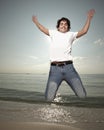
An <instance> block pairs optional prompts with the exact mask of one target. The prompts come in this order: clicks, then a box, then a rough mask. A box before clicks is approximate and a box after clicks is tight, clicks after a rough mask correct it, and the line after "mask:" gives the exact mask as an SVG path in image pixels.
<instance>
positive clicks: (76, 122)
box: [0, 101, 104, 130]
mask: <svg viewBox="0 0 104 130" xmlns="http://www.w3.org/2000/svg"><path fill="white" fill-rule="evenodd" d="M0 130H104V108H83V107H65V106H57V105H49V104H48V105H47V104H28V103H21V102H11V101H0Z"/></svg>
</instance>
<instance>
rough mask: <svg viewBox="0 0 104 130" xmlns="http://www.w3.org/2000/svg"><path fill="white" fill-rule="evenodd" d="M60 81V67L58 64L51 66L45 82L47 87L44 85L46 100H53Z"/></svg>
mask: <svg viewBox="0 0 104 130" xmlns="http://www.w3.org/2000/svg"><path fill="white" fill-rule="evenodd" d="M61 82H62V75H61V72H60V68H59V67H58V66H51V67H50V72H49V77H48V82H47V87H46V92H45V97H46V100H47V101H53V100H54V98H55V96H56V93H57V90H58V88H59V85H60V84H61Z"/></svg>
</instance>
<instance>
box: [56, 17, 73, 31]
mask: <svg viewBox="0 0 104 130" xmlns="http://www.w3.org/2000/svg"><path fill="white" fill-rule="evenodd" d="M61 21H66V22H67V24H68V31H69V29H70V28H71V27H70V20H69V19H68V18H65V17H62V18H61V19H59V20H58V21H57V25H56V27H57V28H59V25H60V22H61Z"/></svg>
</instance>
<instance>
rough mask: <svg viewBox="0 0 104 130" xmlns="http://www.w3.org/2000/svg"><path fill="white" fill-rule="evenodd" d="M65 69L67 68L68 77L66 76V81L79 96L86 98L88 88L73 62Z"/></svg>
mask: <svg viewBox="0 0 104 130" xmlns="http://www.w3.org/2000/svg"><path fill="white" fill-rule="evenodd" d="M65 69H66V77H65V80H66V82H67V83H68V84H69V85H70V86H71V88H72V90H73V91H74V93H75V94H76V95H77V96H78V97H79V98H85V97H86V90H85V88H84V86H83V84H82V81H81V79H80V77H79V75H78V73H77V72H76V70H75V68H74V66H73V64H69V65H67V66H66V68H65Z"/></svg>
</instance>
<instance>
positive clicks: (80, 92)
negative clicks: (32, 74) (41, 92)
mask: <svg viewBox="0 0 104 130" xmlns="http://www.w3.org/2000/svg"><path fill="white" fill-rule="evenodd" d="M63 80H64V81H66V82H67V83H68V84H69V86H70V87H71V88H72V90H73V91H74V93H75V95H76V96H78V97H79V98H84V97H86V91H85V89H84V86H83V84H82V81H81V79H80V77H79V75H78V73H77V72H76V70H75V68H74V66H73V64H68V65H63V66H57V65H56V66H52V65H51V66H50V72H49V77H48V82H47V87H46V92H45V97H46V100H47V101H53V100H54V98H55V96H56V93H57V90H58V88H59V86H60V84H61V82H62V81H63Z"/></svg>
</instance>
